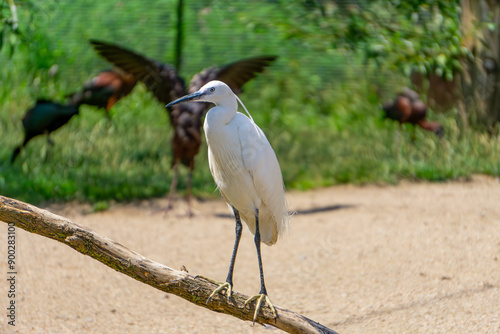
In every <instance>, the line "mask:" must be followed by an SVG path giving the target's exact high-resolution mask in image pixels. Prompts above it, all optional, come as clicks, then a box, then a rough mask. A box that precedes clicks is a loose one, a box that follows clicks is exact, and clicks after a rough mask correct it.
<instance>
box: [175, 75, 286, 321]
mask: <svg viewBox="0 0 500 334" xmlns="http://www.w3.org/2000/svg"><path fill="white" fill-rule="evenodd" d="M188 101H197V102H211V103H214V104H215V107H213V108H212V109H210V110H209V111H208V113H207V115H206V118H205V123H204V125H203V129H204V131H205V136H206V139H207V144H208V162H209V164H210V171H211V172H212V176H213V178H214V180H215V183H216V184H217V187H218V188H219V190H220V192H221V194H222V196H223V197H224V199H225V200H226V202H227V204H228V205H229V206H230V207H231V208H232V210H233V212H234V217H235V220H236V240H235V243H234V249H233V254H232V257H231V263H230V265H229V272H228V275H227V278H226V282H225V283H220V282H218V283H219V284H220V285H219V287H218V288H217V289H215V290H214V292H213V293H212V294H211V295H210V297H209V298H208V300H207V303H208V302H209V301H210V299H211V298H212V297H213V296H214V295H215V294H216V293H218V292H220V291H222V290H224V289H227V298H228V300H229V298H230V297H231V294H232V288H233V269H234V262H235V259H236V253H237V251H238V245H239V242H240V238H241V231H242V228H243V227H242V224H241V220H240V217H241V219H243V221H244V222H245V223H246V224H247V226H248V228H249V229H250V231H251V232H252V233H253V234H254V235H255V238H254V241H255V246H256V248H257V260H258V262H259V271H260V292H259V294H257V295H255V296H253V297H250V298H249V299H248V300H247V301H246V302H245V306H246V305H247V304H248V303H249V302H250V301H252V300H255V299H257V305H256V308H255V313H254V318H253V321H254V322H255V320H256V319H257V314H258V312H259V309H260V306H261V303H262V302H263V301H264V300H265V301H266V302H267V303H268V304H269V307H270V308H271V310H272V311H273V313H274V316H275V317H277V314H276V310H275V308H274V306H273V304H272V303H271V301H270V299H269V298H268V296H267V291H266V286H265V283H264V271H263V269H262V259H261V253H260V243H261V242H263V243H265V244H267V245H269V246H270V245H273V244H275V243H276V241H277V240H278V237H279V236H280V235H282V234H283V232H284V231H285V230H286V229H287V227H288V218H289V215H288V211H287V208H286V204H285V191H284V186H283V178H282V176H281V169H280V166H279V163H278V159H277V158H276V155H275V153H274V151H273V149H272V147H271V144H269V141H268V140H267V138H266V136H265V135H264V132H262V130H261V129H260V128H259V127H258V126H257V124H255V122H254V121H253V119H252V116H251V115H250V114H249V113H248V110H247V109H246V107H245V106H244V105H243V103H242V102H241V100H240V99H239V98H238V97H237V96H236V95H235V94H234V93H233V92H232V91H231V89H230V88H229V87H228V86H227V85H226V84H225V83H223V82H221V81H216V80H215V81H210V82H209V83H207V84H206V85H205V86H203V87H201V88H200V89H199V90H198V91H197V92H195V93H192V94H189V95H186V96H184V97H182V98H180V99H177V100H175V101H173V102H171V103H169V104H168V105H167V107H170V106H172V105H174V104H177V103H181V102H188ZM237 101H239V102H240V103H241V105H242V106H243V108H244V109H245V111H246V112H247V114H248V116H249V117H247V116H245V115H243V114H242V113H239V112H238V102H237Z"/></svg>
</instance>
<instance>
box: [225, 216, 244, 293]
mask: <svg viewBox="0 0 500 334" xmlns="http://www.w3.org/2000/svg"><path fill="white" fill-rule="evenodd" d="M233 212H234V219H235V220H236V227H235V232H236V239H235V240H234V248H233V255H232V256H231V263H230V264H229V272H228V273H227V278H226V282H227V283H229V284H231V286H232V285H233V271H234V262H235V260H236V254H237V253H238V246H239V245H240V239H241V231H242V230H243V226H242V225H241V219H240V213H239V212H238V210H236V209H235V208H234V207H233Z"/></svg>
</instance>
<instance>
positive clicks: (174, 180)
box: [165, 161, 177, 214]
mask: <svg viewBox="0 0 500 334" xmlns="http://www.w3.org/2000/svg"><path fill="white" fill-rule="evenodd" d="M173 168H174V177H173V178H172V183H171V184H170V191H169V193H168V200H167V207H166V208H165V214H166V213H167V212H168V211H169V210H171V209H172V208H173V207H174V206H173V204H172V202H173V200H174V193H175V189H176V188H177V161H175V162H174V165H173Z"/></svg>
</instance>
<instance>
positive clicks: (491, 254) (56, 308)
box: [0, 176, 500, 334]
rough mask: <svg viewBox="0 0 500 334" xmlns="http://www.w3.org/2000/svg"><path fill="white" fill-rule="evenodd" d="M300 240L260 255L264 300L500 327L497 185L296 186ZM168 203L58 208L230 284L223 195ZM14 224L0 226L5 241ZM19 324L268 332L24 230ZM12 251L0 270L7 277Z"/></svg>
mask: <svg viewBox="0 0 500 334" xmlns="http://www.w3.org/2000/svg"><path fill="white" fill-rule="evenodd" d="M289 197H290V201H291V203H292V205H293V207H294V209H295V210H297V211H298V214H297V215H296V216H294V217H293V219H292V232H291V234H290V235H288V236H287V237H286V238H284V239H282V240H280V242H278V244H277V245H275V246H273V247H266V246H264V247H263V261H264V270H265V275H266V283H267V289H268V292H269V295H270V297H271V299H272V300H273V302H274V303H275V304H276V305H280V306H283V307H286V308H289V309H291V310H293V311H296V312H299V313H302V314H304V315H305V316H307V317H310V318H312V319H313V320H316V321H319V322H320V323H322V324H324V325H326V326H328V327H330V328H332V329H334V330H335V331H338V332H339V333H341V334H342V333H500V289H499V287H500V260H499V258H500V184H499V183H498V180H495V179H492V178H488V177H483V176H476V177H474V178H473V180H472V181H470V182H453V183H442V184H428V183H418V184H415V183H403V184H401V185H398V186H375V185H373V186H365V187H354V186H339V187H333V188H328V189H320V190H316V191H309V192H303V193H299V192H294V193H291V194H290V195H289ZM164 204H165V199H158V200H151V201H144V202H140V203H135V204H129V205H117V206H113V207H112V208H111V209H110V210H109V211H106V212H100V213H90V214H89V213H87V214H86V213H85V211H86V208H85V207H82V206H76V205H65V206H53V207H51V208H50V210H51V211H53V212H55V213H58V214H61V215H64V216H66V217H68V218H70V219H71V220H73V221H74V222H76V223H79V224H83V225H87V226H89V227H91V228H93V229H94V230H96V231H97V232H99V233H100V234H103V235H106V236H108V237H110V238H112V239H114V240H116V241H118V242H120V243H122V244H123V245H125V246H127V247H129V248H131V249H133V250H135V251H137V252H139V253H141V254H142V255H144V256H146V257H148V258H150V259H152V260H155V261H158V262H161V263H164V264H166V265H168V266H170V267H173V268H176V269H179V268H180V267H181V266H182V265H184V266H186V268H187V269H188V270H189V272H190V273H193V274H203V275H206V276H209V277H213V278H215V279H219V280H224V279H225V277H226V272H227V268H228V264H229V258H230V255H231V249H232V246H233V239H234V234H233V233H234V223H233V220H232V219H229V218H228V217H227V214H228V213H229V211H228V209H227V207H226V205H225V203H224V202H222V200H216V201H207V202H197V203H196V204H195V207H196V211H197V215H196V217H195V218H193V219H188V218H187V217H184V216H181V215H182V214H184V213H185V210H186V205H185V203H184V202H183V201H182V200H179V201H178V202H177V207H176V210H175V212H174V213H173V214H171V215H170V216H168V217H167V218H164V217H163V214H162V213H158V212H155V210H156V209H158V208H161V207H163V205H164ZM6 233H7V226H6V225H3V226H0V240H2V242H1V244H5V243H4V240H7V236H6ZM17 246H18V254H17V264H18V283H17V289H18V296H17V297H16V302H17V307H18V309H17V318H16V323H17V326H16V327H15V328H13V327H11V326H8V325H7V318H6V316H5V315H4V314H5V313H6V310H5V308H6V307H7V302H8V301H7V297H6V294H7V290H8V289H7V285H6V280H5V279H4V278H3V277H5V275H6V274H5V275H2V276H1V277H2V279H1V281H0V296H1V297H0V303H1V306H0V308H1V309H2V310H3V311H2V312H0V313H1V315H0V333H269V332H278V330H275V329H273V328H264V327H262V326H259V325H256V326H252V325H251V323H249V322H242V321H240V320H238V319H236V318H233V317H230V316H227V315H223V314H217V313H214V312H211V311H208V310H206V309H203V308H200V307H197V306H195V305H193V304H190V303H188V302H186V301H184V300H182V299H180V298H178V297H176V296H173V295H166V294H165V293H163V292H161V291H158V290H155V289H153V288H152V287H149V286H146V285H144V284H142V283H140V282H137V281H135V280H133V279H131V278H129V277H127V276H124V275H122V274H120V273H117V272H115V271H114V270H112V269H110V268H108V267H106V266H104V265H102V264H101V263H99V262H97V261H95V260H93V259H91V258H89V257H86V256H84V255H82V254H80V253H77V252H75V251H74V250H72V249H71V248H69V247H67V246H65V245H63V244H60V243H58V242H56V241H54V240H49V239H47V238H44V237H41V236H38V235H34V234H30V233H27V232H25V231H22V230H18V234H17ZM5 248H6V247H1V250H0V256H1V258H0V268H1V271H2V272H4V273H6V272H7V269H6V261H5V260H6V257H7V255H6V249H5ZM235 290H237V291H240V292H243V293H245V294H253V293H256V292H258V290H259V278H258V266H257V260H256V254H255V249H254V245H253V239H252V237H251V235H250V234H249V233H248V231H247V232H245V233H244V234H243V238H242V242H241V246H240V251H239V253H238V259H237V261H236V269H235Z"/></svg>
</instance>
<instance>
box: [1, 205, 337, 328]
mask: <svg viewBox="0 0 500 334" xmlns="http://www.w3.org/2000/svg"><path fill="white" fill-rule="evenodd" d="M0 220H1V221H3V222H5V223H8V224H9V223H13V224H14V225H15V226H16V227H19V228H22V229H24V230H26V231H28V232H31V233H36V234H40V235H43V236H45V237H47V238H51V239H54V240H57V241H59V242H62V243H64V244H66V245H68V246H70V247H71V248H73V249H75V250H77V251H78V252H80V253H83V254H85V255H88V256H90V257H92V258H94V259H96V260H98V261H100V262H102V263H104V264H105V265H107V266H109V267H111V268H113V269H115V270H116V271H119V272H121V273H123V274H125V275H128V276H130V277H133V278H135V279H136V280H138V281H140V282H143V283H145V284H149V285H151V286H153V287H155V288H157V289H159V290H161V291H164V292H167V293H171V294H174V295H177V296H179V297H182V298H184V299H185V300H187V301H190V302H191V303H194V304H196V305H198V306H202V307H205V308H208V309H210V310H212V311H215V312H220V313H225V314H229V315H232V316H234V317H237V318H239V319H241V320H246V321H252V319H253V314H254V307H255V304H254V303H250V304H249V305H248V306H247V307H246V308H244V304H245V300H246V299H247V298H248V296H245V295H243V294H240V293H237V292H233V296H232V298H231V300H230V302H229V303H228V302H227V299H226V297H225V295H221V294H218V295H217V296H214V298H212V300H211V301H210V303H209V304H208V305H207V304H206V301H207V299H208V297H209V296H210V294H211V293H212V291H213V290H214V289H215V288H216V286H215V285H214V284H212V283H210V282H207V281H205V280H203V279H195V276H193V275H190V274H188V273H186V272H183V271H177V270H174V269H171V268H169V267H167V266H164V265H162V264H160V263H157V262H154V261H151V260H149V259H147V258H145V257H144V256H142V255H140V254H138V253H136V252H134V251H132V250H129V249H128V248H126V247H124V246H122V245H121V244H119V243H118V242H115V241H113V240H111V239H109V238H107V237H105V236H101V235H99V234H97V233H96V232H94V231H93V230H92V229H90V228H88V227H85V226H82V225H78V224H75V223H73V222H71V221H70V220H68V219H66V218H64V217H61V216H58V215H55V214H53V213H51V212H49V211H46V210H42V209H40V208H37V207H35V206H33V205H30V204H27V203H24V202H21V201H17V200H14V199H10V198H7V197H3V196H0ZM275 307H276V311H277V313H278V318H277V319H274V318H273V316H272V312H271V310H270V309H269V307H267V306H265V307H263V308H262V309H261V312H259V316H258V318H257V322H259V323H261V324H268V325H271V326H274V327H277V328H280V329H282V330H284V331H286V332H288V333H330V334H338V333H336V332H335V331H333V330H331V329H329V328H327V327H325V326H323V325H321V324H319V323H317V322H315V321H313V320H311V319H308V318H306V317H304V316H303V315H300V314H297V313H295V312H292V311H289V310H287V309H284V308H281V307H279V306H275Z"/></svg>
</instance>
